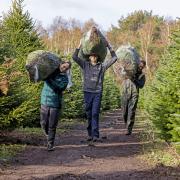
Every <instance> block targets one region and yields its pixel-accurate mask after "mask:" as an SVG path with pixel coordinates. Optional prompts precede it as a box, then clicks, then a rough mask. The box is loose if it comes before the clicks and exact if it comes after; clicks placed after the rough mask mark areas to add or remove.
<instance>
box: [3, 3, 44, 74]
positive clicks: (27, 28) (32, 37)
mask: <svg viewBox="0 0 180 180" xmlns="http://www.w3.org/2000/svg"><path fill="white" fill-rule="evenodd" d="M23 2H24V0H14V1H13V3H12V8H11V9H10V10H9V12H8V13H7V14H6V15H5V16H4V18H3V22H2V36H3V45H4V46H5V47H9V48H8V49H9V51H10V55H11V57H13V58H18V59H17V67H18V69H21V70H22V71H24V65H25V61H24V58H25V57H26V56H27V55H28V53H29V52H31V51H33V50H35V49H37V48H39V47H41V42H40V40H39V38H38V35H37V33H36V31H35V27H34V22H33V20H32V18H31V17H30V14H29V12H28V11H26V12H23V5H22V4H23Z"/></svg>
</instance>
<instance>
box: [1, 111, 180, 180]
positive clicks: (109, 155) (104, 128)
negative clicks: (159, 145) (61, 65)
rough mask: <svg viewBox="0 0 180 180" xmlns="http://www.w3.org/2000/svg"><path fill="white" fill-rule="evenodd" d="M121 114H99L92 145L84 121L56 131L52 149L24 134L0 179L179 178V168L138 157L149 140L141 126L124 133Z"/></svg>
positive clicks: (137, 179) (98, 179)
mask: <svg viewBox="0 0 180 180" xmlns="http://www.w3.org/2000/svg"><path fill="white" fill-rule="evenodd" d="M120 117H121V111H120V110H115V111H112V112H107V113H105V114H104V115H103V116H102V117H101V121H100V134H101V138H102V142H98V143H95V144H93V145H92V144H88V143H87V142H86V138H87V133H86V124H82V123H79V124H76V125H74V126H73V127H71V130H69V131H67V132H65V133H63V134H60V133H57V135H56V148H55V151H52V152H48V151H47V149H46V146H45V145H46V138H45V137H41V136H39V137H34V136H32V137H27V136H25V135H24V136H23V137H21V138H20V139H21V140H20V139H18V142H20V143H26V144H28V145H27V148H26V149H25V150H24V151H23V152H21V153H20V154H18V155H17V156H16V157H15V158H13V160H12V161H11V163H10V165H8V166H6V167H4V166H2V168H1V169H0V180H59V179H62V180H76V179H77V180H81V179H82V180H86V179H97V180H146V179H151V180H152V179H155V180H156V179H157V180H159V179H160V180H161V179H162V180H169V179H170V180H171V179H172V180H173V179H179V176H178V175H180V174H179V173H178V172H180V171H179V169H177V168H172V167H164V166H163V165H159V166H156V167H154V166H153V165H150V164H149V163H147V162H145V161H143V160H142V159H141V158H140V157H141V156H142V147H143V145H144V144H146V143H148V142H142V141H140V139H139V133H140V132H141V131H142V128H143V127H138V126H137V127H135V128H134V130H133V134H132V135H131V136H127V135H125V133H126V129H125V127H124V123H123V122H122V120H121V118H120ZM59 124H60V125H61V123H59ZM12 139H13V137H12V138H11V140H12ZM14 139H17V137H16V138H14ZM14 141H15V140H14Z"/></svg>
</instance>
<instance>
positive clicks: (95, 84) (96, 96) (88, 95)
mask: <svg viewBox="0 0 180 180" xmlns="http://www.w3.org/2000/svg"><path fill="white" fill-rule="evenodd" d="M81 46H82V45H81V41H80V44H79V46H78V48H77V49H76V50H75V52H74V54H73V57H72V58H73V60H74V61H75V62H76V63H77V64H78V65H79V66H80V67H81V69H82V74H83V91H84V102H85V111H86V117H87V120H88V127H87V131H88V138H87V141H91V142H98V141H99V142H100V141H101V140H100V138H99V137H100V136H99V113H100V107H101V98H102V92H103V81H104V73H105V71H106V70H107V69H108V68H109V67H110V66H111V65H112V64H114V63H115V62H116V61H117V56H116V54H115V52H114V51H113V49H112V47H111V46H110V44H109V43H108V42H107V47H108V49H109V51H110V53H111V56H112V58H111V59H110V60H107V61H105V62H103V63H102V62H100V61H99V57H98V56H97V55H96V54H91V55H89V60H84V59H81V58H79V57H78V54H79V50H80V48H81Z"/></svg>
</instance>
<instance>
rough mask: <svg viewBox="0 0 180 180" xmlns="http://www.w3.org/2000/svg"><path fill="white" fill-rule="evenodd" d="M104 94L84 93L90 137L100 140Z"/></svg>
mask: <svg viewBox="0 0 180 180" xmlns="http://www.w3.org/2000/svg"><path fill="white" fill-rule="evenodd" d="M101 98H102V93H101V92H100V93H91V92H84V101H85V111H86V116H87V120H88V127H87V131H88V135H89V136H90V137H97V138H99V113H100V107H101Z"/></svg>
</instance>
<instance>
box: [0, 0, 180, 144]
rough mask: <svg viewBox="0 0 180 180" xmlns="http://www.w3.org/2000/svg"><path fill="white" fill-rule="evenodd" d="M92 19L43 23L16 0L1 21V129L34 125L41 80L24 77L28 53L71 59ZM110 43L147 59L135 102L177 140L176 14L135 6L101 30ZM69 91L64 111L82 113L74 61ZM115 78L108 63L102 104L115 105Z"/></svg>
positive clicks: (179, 29) (179, 33) (179, 38)
mask: <svg viewBox="0 0 180 180" xmlns="http://www.w3.org/2000/svg"><path fill="white" fill-rule="evenodd" d="M92 25H96V26H99V28H100V29H101V26H100V25H98V24H97V23H96V22H95V21H94V20H93V19H90V20H88V21H87V22H84V23H82V22H80V21H79V20H76V19H73V18H72V19H68V20H67V19H64V18H63V17H56V18H54V20H53V22H52V24H51V25H50V26H49V27H47V28H44V27H43V26H42V25H41V23H40V22H36V23H35V22H34V20H33V19H32V18H31V16H30V14H29V12H24V10H23V0H15V1H14V2H13V4H12V8H11V10H9V12H7V13H6V14H5V15H4V16H3V17H2V18H1V21H0V77H1V79H0V90H1V91H0V129H1V130H5V129H11V128H15V127H19V126H23V127H26V126H29V127H33V126H38V125H39V106H40V103H39V101H40V92H41V88H42V83H38V84H32V83H30V82H29V79H28V76H27V72H26V70H25V68H24V66H25V60H26V57H27V54H28V53H30V52H32V51H34V50H37V49H46V50H49V51H53V52H56V53H58V54H59V55H60V57H61V58H63V59H69V60H71V61H72V58H71V56H72V53H73V52H74V50H75V48H76V47H77V45H78V44H79V41H80V39H81V37H82V35H83V33H84V32H86V31H87V30H88V29H89V28H90V27H91V26H92ZM104 34H105V35H106V37H107V38H108V40H109V42H110V43H111V44H112V46H113V48H114V49H115V50H116V49H117V48H118V47H119V46H120V45H122V44H127V43H130V44H131V45H132V46H134V47H136V48H137V50H138V52H139V53H140V55H141V57H142V59H144V60H145V61H146V64H147V66H146V70H145V71H146V77H147V81H146V86H145V88H144V89H143V90H141V93H140V102H139V106H140V108H142V109H144V110H145V111H146V112H147V113H148V116H149V118H150V119H151V120H152V122H153V124H154V126H155V129H156V130H158V132H159V134H160V136H161V138H162V139H165V140H167V141H175V142H179V141H180V112H179V109H180V100H179V99H180V98H179V97H180V74H179V69H180V61H179V60H180V20H179V19H176V20H173V19H171V18H170V17H169V18H166V19H165V18H164V17H160V16H158V15H154V14H153V13H152V12H147V11H135V12H133V13H131V14H129V15H128V16H127V17H120V19H119V21H118V26H117V27H116V26H113V25H112V27H111V28H110V29H109V30H108V31H107V32H104ZM72 72H73V79H72V80H73V84H74V86H73V87H72V90H71V93H68V92H65V96H64V107H63V109H64V110H63V117H64V118H79V117H84V110H83V109H84V107H83V94H82V88H81V81H82V79H81V73H80V69H79V67H78V66H77V65H76V64H75V63H73V66H72ZM120 87H121V86H120V82H119V79H118V78H117V77H116V76H115V75H114V73H113V70H112V69H110V70H108V72H107V73H106V76H105V82H104V93H103V100H102V110H109V109H114V108H119V107H120Z"/></svg>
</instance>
